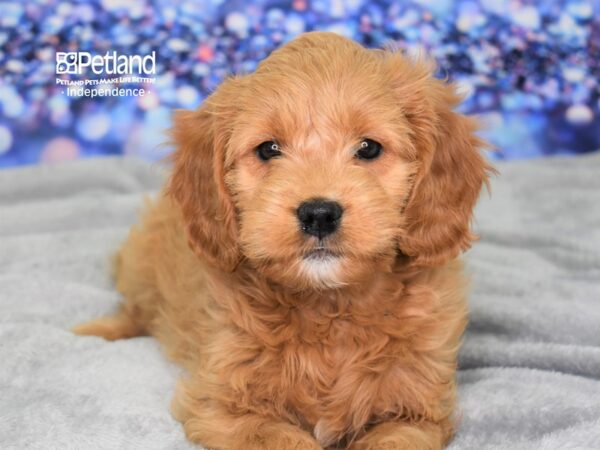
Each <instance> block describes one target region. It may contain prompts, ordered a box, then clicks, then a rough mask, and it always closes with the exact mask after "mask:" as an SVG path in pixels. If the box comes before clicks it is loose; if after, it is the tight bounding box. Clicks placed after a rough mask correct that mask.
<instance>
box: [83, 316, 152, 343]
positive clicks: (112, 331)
mask: <svg viewBox="0 0 600 450" xmlns="http://www.w3.org/2000/svg"><path fill="white" fill-rule="evenodd" d="M72 331H73V333H75V334H78V335H80V336H99V337H103V338H104V339H106V340H108V341H115V340H117V339H125V338H132V337H136V336H143V335H146V334H148V333H146V331H145V330H144V328H143V327H141V326H140V325H139V324H137V323H135V322H134V321H133V320H132V319H131V318H130V317H129V316H128V315H127V314H126V313H125V312H120V313H118V314H117V315H114V316H107V317H100V318H99V319H95V320H90V321H89V322H84V323H82V324H79V325H77V326H76V327H74V328H73V330H72Z"/></svg>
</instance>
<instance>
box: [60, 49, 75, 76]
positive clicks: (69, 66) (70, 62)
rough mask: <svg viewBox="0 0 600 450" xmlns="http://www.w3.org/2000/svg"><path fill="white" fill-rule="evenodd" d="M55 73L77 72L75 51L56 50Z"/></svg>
mask: <svg viewBox="0 0 600 450" xmlns="http://www.w3.org/2000/svg"><path fill="white" fill-rule="evenodd" d="M56 73H57V74H61V73H77V53H76V52H56Z"/></svg>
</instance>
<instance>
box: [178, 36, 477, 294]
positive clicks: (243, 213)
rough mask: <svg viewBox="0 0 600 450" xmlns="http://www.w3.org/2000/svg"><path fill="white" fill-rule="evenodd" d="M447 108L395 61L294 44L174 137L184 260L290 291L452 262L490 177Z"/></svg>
mask: <svg viewBox="0 0 600 450" xmlns="http://www.w3.org/2000/svg"><path fill="white" fill-rule="evenodd" d="M455 102H456V98H455V96H454V95H453V93H452V91H451V89H450V88H448V87H446V86H445V85H443V84H442V83H441V82H439V81H437V80H434V79H433V78H431V76H430V70H429V68H427V67H425V66H423V65H417V64H414V63H411V62H408V61H406V60H405V59H403V58H402V57H401V56H400V55H397V54H390V53H384V52H376V51H368V50H365V49H363V48H362V47H360V46H358V45H356V44H354V43H352V42H351V41H347V40H345V39H343V38H340V37H338V36H335V35H330V34H326V33H315V34H308V35H305V36H304V37H302V38H300V39H297V40H296V41H293V42H292V43H290V44H288V45H287V46H285V47H283V48H282V49H280V50H278V51H277V52H274V53H273V54H272V55H271V56H270V57H269V58H268V59H267V60H265V61H264V62H263V63H262V64H261V66H260V67H259V69H258V70H257V71H256V73H254V74H252V75H249V76H246V77H244V78H238V79H233V80H230V81H228V82H226V83H225V84H224V85H222V86H221V88H220V89H219V91H218V92H217V93H215V94H214V95H213V96H211V98H209V99H208V100H207V102H206V103H205V106H204V110H200V111H198V112H195V113H189V115H187V116H185V117H180V120H179V124H177V123H176V126H175V139H176V141H177V142H178V143H179V151H178V153H177V154H176V156H175V172H174V176H173V179H172V184H171V190H172V192H173V194H174V196H175V198H176V199H178V200H179V202H180V203H181V204H182V207H183V212H184V217H185V218H186V220H187V221H188V233H189V236H190V243H191V245H192V247H193V248H194V249H195V250H196V251H198V252H199V253H201V255H202V256H204V257H205V258H207V257H208V258H207V259H209V261H211V262H214V263H215V264H216V265H218V266H220V267H225V268H227V269H228V270H232V269H233V268H234V267H235V263H236V262H237V261H239V260H240V259H241V258H245V259H246V260H248V262H249V263H250V264H251V265H252V266H253V267H254V269H255V270H257V271H259V272H260V273H262V274H263V275H265V276H267V277H268V278H270V279H272V280H274V281H277V282H280V283H282V284H285V285H288V286H293V287H298V288H303V287H318V288H335V287H339V286H343V285H347V284H351V283H355V282H359V281H361V280H363V279H365V278H368V277H370V276H372V274H373V273H374V272H378V271H391V270H392V269H393V267H394V264H395V263H396V261H397V259H398V255H402V256H403V257H405V256H408V257H409V258H411V260H412V262H413V263H418V262H419V260H420V263H421V264H435V263H438V262H439V259H440V258H442V259H444V258H449V257H452V256H455V254H456V253H457V251H460V249H461V248H464V247H465V246H466V245H467V244H468V241H469V240H470V236H467V234H468V221H469V218H470V213H471V211H470V210H471V208H472V204H473V203H474V200H475V198H476V197H477V194H478V192H479V189H480V187H481V183H482V182H483V180H484V177H485V175H484V172H485V164H484V163H483V161H482V160H481V158H480V156H479V155H478V152H477V149H476V146H477V144H478V142H477V141H476V139H475V138H473V137H472V135H471V131H472V127H471V126H470V124H469V123H468V122H466V119H464V118H462V117H460V116H458V115H456V114H455V113H453V112H452V111H451V110H450V108H451V107H452V106H453V104H454V103H455ZM443 121H446V122H445V123H442V122H443ZM178 125H179V126H178ZM201 133H203V134H201ZM450 134H454V136H451V135H450ZM202 136H205V137H204V138H203V137H202ZM206 136H210V137H209V138H208V143H207V138H206ZM444 139H447V141H446V142H444ZM441 146H445V147H446V148H445V149H444V148H441V149H440V148H437V147H441ZM461 153H462V154H461ZM199 165H202V166H204V167H203V168H199V167H197V166H199ZM444 165H445V166H446V167H444ZM190 166H194V167H197V168H196V169H193V173H192V174H190V173H189V172H190ZM461 169H465V170H471V172H472V173H452V171H456V170H461ZM435 171H437V172H439V173H437V174H435V173H433V172H435ZM209 172H210V173H209ZM190 177H192V178H194V177H195V179H190ZM203 177H204V178H205V180H202V178H203ZM435 177H438V178H439V179H438V180H435V179H433V178H435ZM465 179H467V182H466V183H465ZM215 184H216V187H214V186H213V185H215ZM445 190H449V191H452V192H444V191H445ZM194 191H195V192H196V195H194V194H193V192H194ZM420 191H421V193H420V194H419V193H418V192H420ZM427 191H431V192H427ZM191 192H192V193H191ZM203 195H204V198H202V196H203ZM448 195H450V197H448ZM439 196H442V197H445V198H446V204H445V205H444V204H443V203H444V201H442V204H441V206H440V199H439V198H436V197H439ZM202 202H204V205H202ZM423 202H425V203H423ZM427 203H429V204H427ZM465 203H466V204H465ZM452 208H455V210H454V211H452ZM445 216H447V217H445ZM431 220H434V221H435V222H436V223H431V224H430V223H425V222H429V221H431ZM424 225H425V226H427V225H429V228H430V230H429V231H425V232H424V231H423V230H422V228H423V226H424ZM215 226H216V229H215ZM448 227H449V228H448ZM436 228H438V229H437V230H436ZM445 228H448V229H447V230H446V229H445ZM212 230H214V231H212ZM423 233H425V234H427V233H431V234H430V235H429V236H422V235H419V234H423ZM440 233H441V235H440ZM465 233H466V234H465ZM207 239H208V240H212V242H207ZM423 239H425V243H424V244H423V242H422V241H423ZM431 245H433V246H436V245H437V246H439V248H437V249H436V248H434V249H430V248H427V247H431ZM449 245H450V246H451V247H453V248H452V249H450V250H448V246H449ZM440 252H441V254H442V255H441V256H440ZM444 253H445V254H444Z"/></svg>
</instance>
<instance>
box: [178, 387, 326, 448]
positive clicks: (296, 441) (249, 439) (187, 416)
mask: <svg viewBox="0 0 600 450" xmlns="http://www.w3.org/2000/svg"><path fill="white" fill-rule="evenodd" d="M188 389H189V386H186V385H185V384H184V383H179V384H178V386H177V392H176V394H175V398H174V401H173V405H172V411H173V415H174V417H175V418H176V419H177V420H179V421H180V422H182V423H183V427H184V430H185V434H186V436H187V438H188V439H189V440H190V441H192V442H195V443H198V444H201V445H203V446H204V447H206V448H210V449H212V450H322V447H321V446H320V445H319V443H318V442H317V441H316V440H315V438H313V437H312V436H311V435H310V434H309V433H308V432H306V431H304V430H302V429H300V428H299V427H297V426H295V425H292V424H290V423H286V422H282V421H277V420H274V419H269V418H265V417H262V416H259V415H257V414H251V413H249V414H243V415H239V416H238V415H233V414H231V413H230V412H229V411H227V408H226V407H225V406H224V405H223V404H221V403H219V402H217V401H216V400H211V399H205V400H195V399H193V398H192V396H191V395H190V394H191V392H190V391H189V390H188Z"/></svg>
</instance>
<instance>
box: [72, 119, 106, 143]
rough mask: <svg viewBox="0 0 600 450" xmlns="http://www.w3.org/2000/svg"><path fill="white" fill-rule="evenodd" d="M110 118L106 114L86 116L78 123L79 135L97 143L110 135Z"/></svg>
mask: <svg viewBox="0 0 600 450" xmlns="http://www.w3.org/2000/svg"><path fill="white" fill-rule="evenodd" d="M109 129H110V116H109V115H108V114H106V113H92V114H86V115H84V116H83V117H82V118H80V119H79V121H78V122H77V133H78V134H79V135H80V136H81V137H82V138H83V139H86V140H88V141H97V140H98V139H101V138H102V137H104V135H106V133H108V130H109Z"/></svg>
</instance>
